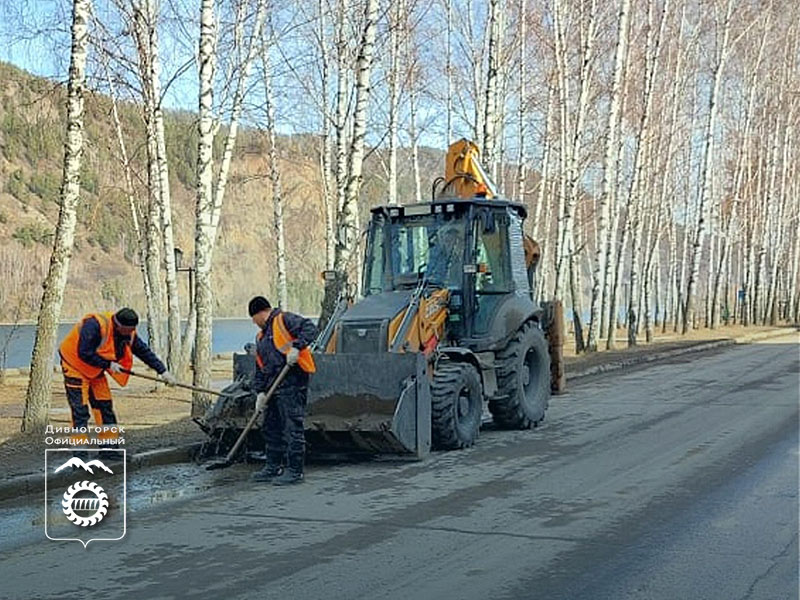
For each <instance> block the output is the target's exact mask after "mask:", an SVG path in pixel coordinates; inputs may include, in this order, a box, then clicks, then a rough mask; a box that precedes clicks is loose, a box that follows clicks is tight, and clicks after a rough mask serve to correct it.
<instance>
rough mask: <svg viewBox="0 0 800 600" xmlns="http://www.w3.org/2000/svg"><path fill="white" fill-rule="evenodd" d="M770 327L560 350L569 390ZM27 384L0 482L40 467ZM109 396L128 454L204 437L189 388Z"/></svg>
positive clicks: (224, 373) (134, 382)
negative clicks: (592, 374) (618, 367)
mask: <svg viewBox="0 0 800 600" xmlns="http://www.w3.org/2000/svg"><path fill="white" fill-rule="evenodd" d="M774 329H775V328H774V327H741V326H730V327H720V328H718V329H715V330H709V329H700V330H695V331H691V332H690V333H688V334H687V335H685V336H682V335H679V334H677V333H674V332H673V331H672V330H671V328H669V330H668V331H667V332H666V333H663V334H662V333H658V334H657V335H656V337H655V339H654V342H653V343H651V344H646V343H644V341H643V340H644V336H641V340H642V341H641V342H640V344H639V345H637V346H634V347H630V348H628V347H626V346H627V338H626V334H625V331H624V330H620V332H619V334H618V337H617V348H618V349H616V350H610V351H605V350H604V348H605V341H604V340H603V341H602V342H601V344H599V345H600V350H601V351H600V352H596V353H593V354H583V355H580V356H576V355H575V352H574V343H572V339H571V338H570V336H569V335H567V336H566V339H565V341H566V344H565V347H564V356H565V362H566V372H567V386H569V377H570V373H576V372H580V371H584V370H586V369H589V368H592V367H594V366H597V365H601V364H607V363H613V362H616V361H619V360H626V359H629V358H630V357H632V356H635V355H637V354H641V353H653V352H663V351H667V350H673V349H678V348H686V347H690V346H694V345H697V344H700V343H704V342H709V341H713V340H724V339H730V338H738V337H742V336H750V335H754V334H757V333H761V332H764V331H770V330H774ZM231 362H232V361H231V359H230V358H229V357H224V358H217V359H215V361H214V366H213V370H212V379H213V381H214V384H215V385H214V387H217V388H221V387H223V386H224V383H225V382H226V381H229V379H230V376H231V369H232V365H231ZM135 368H138V369H139V370H140V371H142V372H147V370H146V368H145V367H143V366H142V365H137V366H136V367H135ZM151 374H152V373H151ZM27 384H28V376H27V374H24V373H18V374H6V376H5V377H4V378H3V379H2V382H0V480H2V479H5V478H7V477H14V476H19V475H24V474H29V473H33V472H37V471H38V470H39V469H40V468H41V464H42V451H43V449H44V448H45V444H44V439H45V433H44V431H41V432H32V433H24V434H23V433H20V424H21V422H22V412H23V408H24V403H25V390H26V388H27ZM112 395H113V397H114V410H115V412H116V414H117V420H118V422H119V424H120V425H121V426H122V427H124V429H125V433H124V438H125V448H126V449H127V450H128V453H129V454H132V453H139V452H145V451H148V450H154V449H157V448H166V447H170V446H179V445H184V444H189V443H192V442H200V441H202V440H203V439H204V435H203V433H202V432H201V431H200V428H199V427H198V426H197V425H196V424H195V423H194V422H192V420H191V418H190V413H191V410H190V409H191V392H189V391H188V390H183V389H180V388H168V387H166V386H164V385H161V384H155V383H153V382H149V381H146V380H143V379H136V378H133V377H132V378H131V381H130V383H129V384H128V386H127V387H125V388H120V387H118V386H115V385H114V384H113V383H112ZM50 423H51V424H52V425H53V426H54V427H59V426H66V427H69V426H70V425H71V420H70V412H69V408H68V406H67V399H66V394H65V392H64V387H63V378H62V376H61V374H60V373H57V374H54V375H53V391H52V402H51V406H50ZM91 423H92V422H91V421H90V424H91Z"/></svg>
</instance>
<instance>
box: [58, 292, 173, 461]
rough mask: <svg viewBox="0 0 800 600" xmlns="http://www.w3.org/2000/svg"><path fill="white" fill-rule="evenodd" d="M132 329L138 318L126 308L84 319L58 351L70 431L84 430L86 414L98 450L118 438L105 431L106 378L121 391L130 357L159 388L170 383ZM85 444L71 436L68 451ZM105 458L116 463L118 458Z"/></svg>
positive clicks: (108, 419)
mask: <svg viewBox="0 0 800 600" xmlns="http://www.w3.org/2000/svg"><path fill="white" fill-rule="evenodd" d="M138 324H139V316H138V315H137V314H136V312H135V311H134V310H133V309H130V308H123V309H120V310H118V311H117V312H116V313H111V312H107V313H93V314H88V315H86V316H84V317H83V318H82V319H81V320H80V321H79V322H78V323H77V324H76V325H75V327H73V328H72V330H71V331H70V332H69V333H68V334H67V337H66V338H64V341H63V342H61V346H60V347H59V354H60V356H61V369H62V371H63V372H64V387H65V389H66V392H67V400H68V402H69V407H70V411H71V412H72V427H73V428H79V429H80V428H82V427H86V425H87V424H88V422H89V409H91V411H92V414H93V416H94V421H95V424H96V425H98V426H102V431H101V432H100V433H99V434H98V438H99V439H100V441H101V447H116V442H117V438H118V432H117V431H116V428H114V430H113V431H112V430H111V426H113V425H116V423H117V417H116V415H115V414H114V408H113V405H112V402H111V390H110V389H109V387H108V381H107V380H106V376H105V374H106V373H108V374H109V375H111V377H112V378H113V379H114V380H115V381H116V382H117V383H118V384H120V385H122V386H124V385H127V383H128V377H129V374H128V373H126V371H130V369H131V367H132V366H133V357H134V356H136V357H137V358H139V359H140V360H141V361H142V362H144V363H145V364H146V365H147V366H148V367H150V368H151V369H153V370H155V371H156V372H157V373H158V374H159V375H160V377H161V379H162V380H163V381H164V383H166V384H167V385H174V384H175V383H176V381H175V377H173V376H172V374H171V373H170V372H169V371H167V368H166V367H165V366H164V363H163V362H161V359H159V358H158V356H156V354H155V352H153V351H152V350H151V349H150V348H149V347H148V345H147V344H146V343H145V342H143V341H142V339H141V338H140V337H139V336H137V335H136V326H137V325H138ZM88 441H89V440H88V435H87V434H85V433H73V436H72V442H73V445H78V446H80V445H86V444H88ZM82 454H85V453H82V452H76V455H78V456H80V455H82ZM106 457H107V458H121V456H119V453H115V454H108V455H107V456H106Z"/></svg>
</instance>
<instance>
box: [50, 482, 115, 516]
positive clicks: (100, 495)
mask: <svg viewBox="0 0 800 600" xmlns="http://www.w3.org/2000/svg"><path fill="white" fill-rule="evenodd" d="M81 492H84V493H86V494H85V495H81V496H80V497H77V498H76V495H77V494H79V493H81ZM61 506H62V508H63V510H64V514H65V515H66V516H67V518H68V519H69V520H70V521H72V522H73V523H75V525H80V526H81V527H91V526H92V525H97V524H98V523H99V522H100V521H102V520H103V517H105V516H106V513H107V512H108V494H106V492H105V490H104V489H103V488H102V487H100V486H99V485H97V484H96V483H94V482H93V481H79V482H77V483H73V484H72V485H71V486H69V487H68V488H67V491H66V492H64V498H63V499H62V500H61ZM78 513H81V514H78ZM83 515H85V516H83Z"/></svg>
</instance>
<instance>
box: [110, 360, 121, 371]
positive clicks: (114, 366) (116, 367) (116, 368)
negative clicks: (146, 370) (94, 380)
mask: <svg viewBox="0 0 800 600" xmlns="http://www.w3.org/2000/svg"><path fill="white" fill-rule="evenodd" d="M108 370H109V371H111V372H112V373H122V365H121V364H119V363H118V362H111V363H110V364H109V365H108Z"/></svg>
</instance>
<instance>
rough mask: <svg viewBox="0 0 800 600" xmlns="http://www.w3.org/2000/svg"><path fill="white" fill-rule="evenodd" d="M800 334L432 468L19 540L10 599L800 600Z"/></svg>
mask: <svg viewBox="0 0 800 600" xmlns="http://www.w3.org/2000/svg"><path fill="white" fill-rule="evenodd" d="M797 342H798V338H797V335H796V334H794V335H792V336H787V337H785V338H779V339H773V340H771V341H768V342H764V343H758V344H753V345H746V346H736V347H732V348H728V349H725V350H722V351H717V352H713V353H705V354H702V355H697V354H695V355H689V356H688V357H686V358H683V359H675V360H673V361H671V362H669V363H660V364H655V365H649V366H647V367H643V368H639V369H635V370H631V371H627V372H625V373H624V374H620V373H616V374H608V375H604V376H598V377H596V378H593V379H590V380H584V381H582V382H580V383H577V384H575V385H573V386H572V387H571V391H570V393H569V395H567V396H563V397H559V398H556V399H554V400H553V401H552V403H551V408H550V410H549V411H548V416H547V422H546V424H544V425H543V427H541V428H540V429H538V430H534V431H526V432H505V431H484V432H482V434H481V438H480V440H479V443H478V444H477V446H476V447H474V448H472V449H469V450H466V451H460V452H450V453H437V454H434V455H433V456H432V457H431V458H430V459H428V460H426V461H425V462H422V463H386V462H382V463H375V462H373V463H361V464H339V465H333V466H331V465H317V466H312V467H311V468H310V469H309V472H308V476H307V482H306V483H305V484H303V485H302V486H296V487H292V488H288V489H277V488H272V487H269V486H266V487H260V486H256V485H251V484H250V483H249V482H248V481H247V480H246V476H247V474H248V473H249V471H250V468H248V467H244V466H237V467H235V468H232V469H229V470H226V471H218V472H215V473H219V474H220V475H218V477H220V479H217V480H215V485H213V486H211V487H210V488H209V489H207V490H205V491H203V492H202V493H199V494H196V495H194V496H192V497H190V498H188V499H182V500H177V501H171V502H164V503H161V504H157V505H154V506H153V507H149V508H146V507H142V506H141V503H140V504H139V508H138V509H136V510H133V511H130V514H129V515H128V534H127V536H126V537H125V538H124V540H122V541H120V542H94V543H91V544H89V546H88V548H86V549H84V548H83V546H81V545H80V544H78V543H76V542H53V541H49V540H46V539H44V537H43V534H42V536H41V537H34V538H33V539H31V537H30V535H27V536H22V535H20V536H19V537H18V538H16V537H14V536H16V533H15V530H14V529H13V528H12V529H11V530H6V532H4V533H0V535H4V536H6V539H5V540H3V542H2V544H1V545H0V548H2V550H0V552H2V554H0V597H2V598H20V599H26V600H29V599H32V598H61V599H72V598H103V599H104V600H106V599H113V598H125V599H131V598H143V599H148V600H155V599H157V598H243V599H244V598H276V599H278V598H280V599H281V600H286V599H294V598H298V599H304V600H306V599H307V600H313V599H317V598H320V599H321V598H325V599H339V598H341V599H345V598H346V599H348V600H356V599H369V600H374V599H377V598H381V599H384V598H390V599H404V600H406V599H418V598H419V599H428V598H430V599H434V598H435V599H449V598H453V599H476V600H477V599H480V600H484V599H489V598H491V599H493V600H495V599H496V600H500V599H515V598H519V599H527V598H548V599H550V600H553V599H581V598H587V599H591V600H601V599H605V598H608V599H612V598H613V599H614V600H624V599H629V598H630V599H632V598H637V599H639V598H642V599H664V600H667V599H669V600H672V599H690V598H702V599H720V600H723V599H724V600H733V599H765V600H766V599H770V600H771V599H780V600H783V599H792V598H797V594H798V390H799V384H800V382H799V381H798V373H799V372H800V365H799V364H798V363H799V359H800V355H799V354H798V348H799V347H798V343H797ZM204 473H205V472H203V473H198V474H197V477H198V480H201V479H202V478H203V477H208V476H207V475H205V474H204ZM171 485H177V486H180V485H182V484H181V483H180V482H177V483H176V482H174V481H173V483H172V484H171ZM164 493H165V494H167V495H169V493H170V492H169V490H165V491H164ZM134 496H135V494H134ZM134 499H135V498H134ZM37 501H38V500H37ZM134 504H135V503H134Z"/></svg>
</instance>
